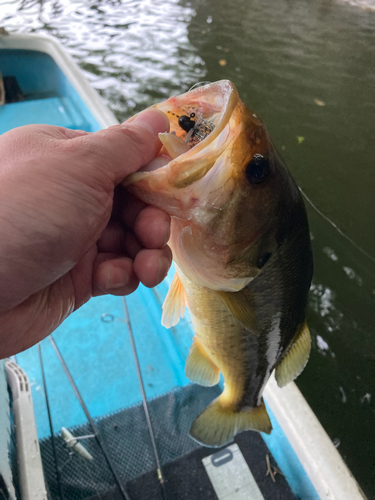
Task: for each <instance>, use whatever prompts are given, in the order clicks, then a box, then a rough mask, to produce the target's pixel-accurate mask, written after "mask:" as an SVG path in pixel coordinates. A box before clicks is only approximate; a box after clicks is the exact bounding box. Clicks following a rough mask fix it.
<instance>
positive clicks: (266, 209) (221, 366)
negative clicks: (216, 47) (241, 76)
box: [124, 80, 312, 446]
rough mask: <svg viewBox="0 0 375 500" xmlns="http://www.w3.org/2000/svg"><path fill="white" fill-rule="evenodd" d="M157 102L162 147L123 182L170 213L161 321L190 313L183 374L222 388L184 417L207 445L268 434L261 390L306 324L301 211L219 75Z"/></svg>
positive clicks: (306, 249)
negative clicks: (171, 268)
mask: <svg viewBox="0 0 375 500" xmlns="http://www.w3.org/2000/svg"><path fill="white" fill-rule="evenodd" d="M154 107H155V108H157V109H159V110H161V111H163V112H165V113H166V114H167V116H168V117H169V120H170V133H165V134H160V135H159V137H160V140H161V142H162V144H163V147H162V149H161V151H160V153H159V155H158V157H157V158H156V159H155V160H153V161H152V162H151V163H150V164H149V165H147V167H145V168H144V171H141V172H137V173H135V174H132V175H130V176H129V177H128V178H127V179H126V180H125V181H124V184H125V185H126V187H127V189H128V190H130V191H131V192H132V193H134V194H135V195H136V196H138V197H139V198H140V199H142V200H143V201H145V202H147V203H149V204H151V205H154V206H156V207H159V208H161V209H163V210H165V211H166V212H167V213H169V214H170V215H171V216H172V226H171V238H170V242H169V244H170V246H171V248H172V251H173V259H174V262H175V267H176V273H175V276H174V279H173V281H172V284H171V287H170V289H169V291H168V294H167V297H166V299H165V302H164V305H163V316H162V323H163V325H164V326H166V327H171V326H173V325H176V324H177V323H178V321H179V319H180V317H183V316H184V313H185V308H186V307H188V308H189V311H190V316H191V321H192V325H193V329H194V332H195V338H194V341H193V344H192V347H191V349H190V353H189V356H188V359H187V361H186V369H185V370H186V375H187V377H188V378H189V379H190V380H191V381H193V382H196V383H198V384H201V385H204V386H213V385H215V384H217V383H218V382H219V378H220V372H221V373H222V374H223V377H224V382H225V385H224V391H223V392H222V394H221V395H220V396H219V397H218V398H217V399H216V400H215V401H213V402H212V403H211V404H210V405H209V406H208V407H207V408H206V409H205V410H204V411H203V413H201V414H200V415H199V416H198V417H197V418H196V420H195V421H194V423H193V425H192V427H191V430H190V435H191V436H192V437H193V438H194V439H195V440H196V441H198V442H199V443H202V444H204V445H207V446H221V445H224V444H226V443H228V442H230V441H231V440H232V439H233V437H234V436H235V434H236V433H238V432H241V431H244V430H248V429H252V430H257V431H262V432H266V433H270V432H271V430H272V426H271V422H270V419H269V416H268V414H267V410H266V408H265V405H264V402H263V399H262V392H263V389H264V387H265V384H266V383H267V380H268V378H269V377H270V375H271V373H272V371H273V370H274V369H275V376H276V380H277V382H278V384H279V386H284V385H285V384H287V383H288V382H290V381H291V380H293V379H295V378H296V377H297V376H298V375H299V374H300V372H301V371H302V370H303V368H304V367H305V364H306V362H307V360H308V357H309V353H310V347H311V339H310V333H309V330H308V327H307V325H306V322H305V309H306V302H307V294H308V291H309V287H310V282H311V277H312V253H311V245H310V237H309V228H308V222H307V217H306V211H305V207H304V204H303V201H302V199H301V195H300V192H299V189H298V187H297V185H296V184H295V182H294V180H293V179H292V177H291V175H290V173H289V172H288V170H287V169H286V167H285V166H284V164H283V162H282V161H281V159H280V157H279V156H278V154H277V153H276V151H275V148H274V147H273V145H272V143H271V141H270V138H269V136H268V133H267V131H266V129H265V127H264V125H263V123H262V122H261V121H260V119H259V118H258V117H257V116H256V115H255V114H254V113H253V112H252V111H250V110H249V109H248V108H247V107H246V106H245V105H244V104H243V103H242V102H241V100H240V98H239V95H238V92H237V90H236V88H235V86H234V85H233V84H232V83H231V82H229V81H226V80H223V81H220V82H216V83H213V84H210V85H206V86H203V87H200V88H197V89H195V90H192V91H190V92H187V93H186V94H183V95H180V96H177V97H171V98H170V99H168V100H167V101H165V102H163V103H161V104H157V105H155V106H154Z"/></svg>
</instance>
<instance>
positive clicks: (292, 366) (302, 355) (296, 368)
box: [275, 322, 311, 387]
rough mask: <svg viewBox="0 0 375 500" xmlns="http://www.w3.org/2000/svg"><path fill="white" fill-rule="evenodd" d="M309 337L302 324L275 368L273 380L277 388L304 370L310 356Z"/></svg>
mask: <svg viewBox="0 0 375 500" xmlns="http://www.w3.org/2000/svg"><path fill="white" fill-rule="evenodd" d="M310 350H311V336H310V331H309V328H308V326H307V323H306V322H304V323H303V326H302V328H301V331H300V334H299V335H298V337H297V339H296V340H295V341H294V343H293V345H292V346H291V348H290V349H289V352H288V354H287V355H286V356H285V357H284V358H283V359H282V360H281V362H280V363H279V364H278V365H277V366H276V369H275V378H276V382H277V385H278V386H279V387H284V386H285V385H287V384H289V382H291V381H292V380H294V379H295V378H297V377H298V375H299V374H300V373H301V372H302V370H303V369H304V368H305V366H306V363H307V361H308V359H309V356H310Z"/></svg>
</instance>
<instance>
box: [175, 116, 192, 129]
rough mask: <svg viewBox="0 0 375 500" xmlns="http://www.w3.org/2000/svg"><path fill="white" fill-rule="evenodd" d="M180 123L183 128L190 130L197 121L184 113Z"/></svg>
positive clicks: (179, 120)
mask: <svg viewBox="0 0 375 500" xmlns="http://www.w3.org/2000/svg"><path fill="white" fill-rule="evenodd" d="M178 125H179V126H180V127H181V128H182V130H185V132H189V131H190V130H191V129H192V128H194V127H195V121H194V120H191V119H190V117H189V116H186V115H182V116H180V118H179V119H178Z"/></svg>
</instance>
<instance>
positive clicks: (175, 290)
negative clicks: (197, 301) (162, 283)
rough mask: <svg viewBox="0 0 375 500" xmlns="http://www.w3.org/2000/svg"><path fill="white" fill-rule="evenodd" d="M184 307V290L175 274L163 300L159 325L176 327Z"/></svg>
mask: <svg viewBox="0 0 375 500" xmlns="http://www.w3.org/2000/svg"><path fill="white" fill-rule="evenodd" d="M186 306H187V300H186V294H185V290H184V287H183V285H182V283H181V280H180V278H179V277H178V274H177V273H175V275H174V277H173V280H172V283H171V286H170V287H169V290H168V293H167V296H166V297H165V300H164V304H163V315H162V317H161V324H162V325H163V326H165V328H170V327H171V326H175V325H177V323H178V322H179V321H180V318H183V317H184V315H185V308H186Z"/></svg>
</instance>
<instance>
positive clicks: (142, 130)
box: [72, 109, 169, 184]
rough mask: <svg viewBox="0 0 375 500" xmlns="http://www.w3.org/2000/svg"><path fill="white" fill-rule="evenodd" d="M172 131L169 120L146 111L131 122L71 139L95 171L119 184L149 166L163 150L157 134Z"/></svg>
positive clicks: (163, 115)
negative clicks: (97, 170)
mask: <svg viewBox="0 0 375 500" xmlns="http://www.w3.org/2000/svg"><path fill="white" fill-rule="evenodd" d="M168 130H169V120H168V117H167V116H166V115H165V114H164V113H163V112H161V111H158V110H156V109H146V110H145V111H143V112H142V113H140V114H139V115H137V116H136V117H135V118H134V120H132V121H131V122H125V123H123V124H121V125H115V126H113V127H109V128H108V129H106V130H100V131H98V132H95V133H94V134H88V135H85V136H82V137H78V138H76V139H72V141H75V142H76V143H77V144H78V148H77V150H79V152H80V154H81V155H85V157H86V160H89V163H90V164H91V165H92V168H94V169H98V168H99V169H101V170H102V171H103V172H106V173H107V174H108V175H109V176H111V178H112V180H113V181H114V182H115V183H116V184H119V183H120V182H121V181H122V180H123V179H124V178H125V177H127V176H128V175H129V174H130V173H132V172H135V171H137V170H139V169H140V168H141V167H143V166H145V165H147V163H149V162H150V161H151V160H152V159H153V158H154V157H155V155H156V154H157V152H158V151H159V149H160V147H161V142H160V141H159V138H158V134H159V133H161V132H165V131H168Z"/></svg>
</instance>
